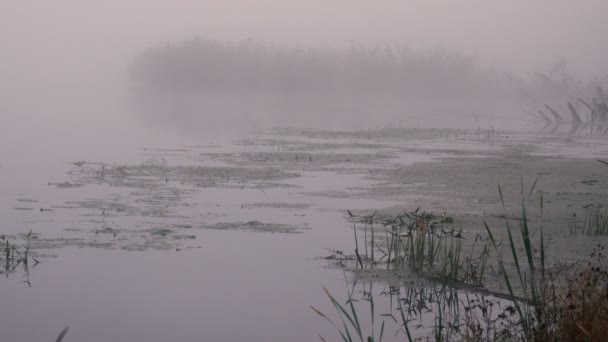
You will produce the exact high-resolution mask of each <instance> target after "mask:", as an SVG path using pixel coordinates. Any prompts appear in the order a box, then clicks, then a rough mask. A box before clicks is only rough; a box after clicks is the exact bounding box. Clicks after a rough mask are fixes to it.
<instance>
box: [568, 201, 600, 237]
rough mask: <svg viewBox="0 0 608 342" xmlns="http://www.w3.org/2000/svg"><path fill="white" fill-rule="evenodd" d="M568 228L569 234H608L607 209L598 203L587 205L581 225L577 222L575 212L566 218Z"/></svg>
mask: <svg viewBox="0 0 608 342" xmlns="http://www.w3.org/2000/svg"><path fill="white" fill-rule="evenodd" d="M568 228H569V230H570V234H571V235H579V234H582V235H586V236H597V235H608V209H607V208H605V207H604V206H602V205H601V204H599V203H598V204H590V205H587V206H585V218H584V219H583V222H582V225H579V222H577V216H576V213H575V214H573V215H572V217H570V219H568Z"/></svg>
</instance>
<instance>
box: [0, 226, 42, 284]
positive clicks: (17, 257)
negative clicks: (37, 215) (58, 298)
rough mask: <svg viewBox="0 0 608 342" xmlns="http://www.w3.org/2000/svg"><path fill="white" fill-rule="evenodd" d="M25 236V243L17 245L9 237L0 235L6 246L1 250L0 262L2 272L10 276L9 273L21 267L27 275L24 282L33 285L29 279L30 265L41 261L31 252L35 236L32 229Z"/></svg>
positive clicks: (0, 271)
mask: <svg viewBox="0 0 608 342" xmlns="http://www.w3.org/2000/svg"><path fill="white" fill-rule="evenodd" d="M25 238H26V242H25V244H22V245H17V244H15V243H11V242H10V241H9V240H10V238H9V237H7V236H5V235H2V236H0V240H3V241H4V244H3V245H4V246H3V247H2V248H1V250H0V251H1V253H0V264H1V265H2V269H0V274H5V276H6V277H8V276H9V274H12V273H15V272H17V270H18V269H19V268H21V269H22V270H23V273H24V274H25V277H26V279H25V280H24V281H23V282H24V283H26V284H28V285H29V286H31V283H30V281H29V271H30V265H32V262H33V265H32V267H33V266H36V265H38V263H39V261H38V260H37V259H36V258H34V257H32V256H31V252H30V240H31V239H32V238H33V235H32V231H30V232H29V233H28V234H27V235H25Z"/></svg>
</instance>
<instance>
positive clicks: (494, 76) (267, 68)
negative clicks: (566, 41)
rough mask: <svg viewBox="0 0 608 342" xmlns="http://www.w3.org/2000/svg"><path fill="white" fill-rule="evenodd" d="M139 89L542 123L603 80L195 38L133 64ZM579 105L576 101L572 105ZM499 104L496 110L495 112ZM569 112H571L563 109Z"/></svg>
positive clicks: (406, 53) (453, 56)
mask: <svg viewBox="0 0 608 342" xmlns="http://www.w3.org/2000/svg"><path fill="white" fill-rule="evenodd" d="M130 72H131V77H132V80H133V82H134V85H135V88H136V89H138V90H142V91H143V92H159V91H161V92H171V93H190V94H212V95H213V94H261V95H271V96H278V97H281V98H289V97H290V96H294V97H296V96H303V97H309V96H314V97H317V98H318V97H326V98H332V97H333V98H349V99H354V100H355V101H356V99H358V98H369V97H390V98H397V99H400V100H404V101H409V100H413V101H417V103H429V104H430V103H431V102H434V103H442V104H446V105H447V107H449V104H451V103H458V104H460V105H462V104H463V103H464V104H470V105H472V108H475V111H477V112H479V111H480V108H481V110H482V111H484V110H487V111H489V112H493V113H496V112H497V110H496V108H498V107H502V108H507V107H508V108H509V109H508V110H507V111H510V112H513V111H517V112H520V113H521V112H525V113H527V114H529V115H534V116H536V118H537V119H539V118H540V114H539V113H538V110H539V109H541V108H544V107H545V104H555V106H562V107H563V106H564V105H563V104H564V103H566V104H567V103H568V101H570V102H572V103H574V106H576V108H577V109H579V107H580V109H582V106H583V104H582V103H581V101H574V99H577V98H589V101H591V99H590V96H586V95H589V94H592V93H595V88H596V87H597V86H598V85H600V84H601V83H602V82H605V81H606V80H601V79H598V80H593V81H590V82H586V83H583V82H580V81H577V80H576V79H575V77H574V76H573V75H571V74H569V73H568V71H567V65H566V62H565V60H561V61H560V62H559V63H557V64H556V65H555V66H554V67H553V68H550V69H549V70H548V71H546V72H538V73H535V74H532V75H529V76H527V77H519V76H515V75H513V74H506V73H499V72H497V71H496V70H494V69H490V68H483V67H482V66H481V65H480V64H479V63H478V61H477V60H476V58H474V57H472V56H468V55H465V54H462V53H458V52H454V51H447V50H445V49H436V50H433V51H430V52H420V51H412V50H409V49H406V48H402V49H399V48H394V47H384V48H375V49H373V48H366V47H360V46H355V45H353V46H352V47H350V48H348V49H342V50H338V49H334V50H329V49H328V50H322V49H301V48H280V47H271V46H268V45H265V44H263V43H260V42H257V41H254V40H245V41H242V42H238V43H225V42H220V41H216V40H212V39H208V38H203V37H198V38H193V39H189V40H185V41H182V42H179V43H174V44H168V45H165V46H157V47H152V48H149V49H147V50H146V51H144V52H142V53H141V54H139V55H138V56H137V57H136V59H135V60H134V62H133V63H132V65H131V69H130ZM575 102H576V103H575ZM492 107H494V108H492ZM562 110H567V107H564V108H562Z"/></svg>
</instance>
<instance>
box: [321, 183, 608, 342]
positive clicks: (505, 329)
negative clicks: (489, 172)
mask: <svg viewBox="0 0 608 342" xmlns="http://www.w3.org/2000/svg"><path fill="white" fill-rule="evenodd" d="M536 183H537V182H536V181H535V182H534V184H533V185H532V186H531V187H530V189H529V190H528V191H527V192H526V193H527V195H526V193H525V192H524V184H523V180H522V186H521V197H522V198H521V219H519V220H517V222H518V225H517V226H515V227H512V225H511V223H510V221H509V220H508V219H506V218H505V232H506V238H507V243H508V244H507V245H508V249H509V251H510V255H509V257H510V258H511V259H509V263H506V262H505V260H503V251H502V246H503V241H502V240H498V239H497V238H496V237H495V235H494V233H493V230H492V229H491V228H490V226H489V224H488V223H487V222H486V221H485V220H484V221H483V225H484V227H485V229H486V232H487V236H488V237H487V239H485V242H486V243H485V244H484V245H483V248H481V251H480V253H479V254H477V253H475V244H476V243H477V242H478V241H479V240H481V241H484V239H483V238H482V237H481V236H478V237H476V239H475V242H474V243H473V244H472V245H470V248H471V249H470V252H469V253H468V254H469V256H468V257H465V258H463V257H462V256H461V255H462V253H463V252H462V251H463V244H462V240H463V237H462V235H461V234H462V231H456V230H455V229H454V228H453V227H452V230H450V231H446V230H445V229H442V228H439V229H438V227H441V225H440V223H453V219H451V218H450V219H447V217H446V216H445V215H442V216H441V217H437V216H435V215H432V214H428V213H424V212H420V211H419V210H418V209H417V210H415V211H413V212H408V213H404V214H402V215H398V216H397V217H395V218H393V219H391V220H387V221H386V222H385V226H386V227H390V228H389V229H388V233H387V237H386V239H387V242H386V247H385V249H382V248H380V246H378V245H376V246H374V245H372V248H378V250H380V251H382V253H383V257H382V258H381V259H379V260H378V261H376V262H374V263H370V262H368V260H367V258H366V259H365V263H363V258H359V260H358V262H357V268H359V267H364V266H365V267H370V268H371V267H374V266H375V265H377V264H378V262H379V261H381V260H382V259H383V258H387V259H388V260H387V261H386V266H387V270H389V271H394V270H401V269H407V270H410V271H412V274H413V275H417V276H421V277H422V279H426V280H427V281H428V282H427V283H426V285H422V286H421V287H413V286H412V285H411V283H410V285H407V283H404V284H403V287H401V286H389V290H388V291H383V292H382V293H383V294H388V295H389V296H390V303H391V304H390V307H391V308H393V305H392V303H393V300H396V303H397V311H398V314H399V316H401V323H398V321H397V319H395V317H394V316H393V314H392V312H391V313H389V314H384V315H381V316H382V317H390V318H392V321H393V322H394V323H397V324H399V327H398V328H397V333H399V331H405V333H406V336H407V339H408V340H409V341H412V340H413V339H412V333H411V331H410V329H411V328H413V329H418V328H420V327H422V326H423V325H422V316H423V315H424V314H425V313H429V312H430V313H433V314H434V315H435V318H434V325H433V326H432V327H431V328H432V330H431V331H430V332H429V335H428V338H433V339H434V340H435V341H447V340H463V341H512V340H521V341H562V340H564V341H565V340H568V341H599V340H602V339H603V338H604V337H605V336H608V262H607V256H606V254H605V249H604V247H603V246H602V245H598V246H597V247H596V248H595V249H594V251H593V252H592V253H591V257H590V259H589V260H588V261H587V262H585V263H575V264H562V265H553V266H552V267H549V266H548V265H547V258H546V252H547V251H546V245H545V237H544V232H543V227H542V225H540V226H539V227H538V228H536V227H535V228H536V229H533V227H531V226H530V222H531V221H530V219H529V218H528V216H529V215H528V209H527V202H528V200H530V199H531V197H532V194H533V193H534V189H535V186H536ZM498 191H499V195H500V201H501V204H502V206H503V208H505V201H504V197H503V192H502V189H501V187H500V186H499V187H498ZM543 208H544V201H543V196H542V193H541V195H540V213H541V217H542V213H543ZM598 208H599V206H593V207H588V209H590V210H589V213H588V214H587V215H588V216H589V217H590V218H587V219H586V220H585V222H590V223H586V224H585V227H586V229H584V230H581V231H583V232H590V233H586V234H593V233H595V232H597V231H598V230H597V229H595V228H593V227H597V226H598V224H597V222H602V220H601V219H598V217H600V218H602V216H600V215H605V214H604V212H602V211H598ZM349 216H350V217H351V220H352V222H353V226H354V227H355V234H356V230H357V229H356V223H355V222H357V216H356V215H354V214H352V213H351V212H349ZM505 217H506V216H505ZM359 218H360V220H359V222H364V221H361V217H359ZM589 227H592V228H591V229H589ZM533 230H535V233H536V232H538V233H539V235H538V241H537V242H536V243H534V242H533V239H532V235H533V234H532V231H533ZM600 231H601V230H600ZM430 232H433V233H432V234H431V233H430ZM522 250H523V254H522V252H521V251H522ZM492 251H494V252H495V253H493V254H492V257H493V259H492V261H493V262H495V263H496V265H497V266H498V273H497V274H498V276H499V277H501V278H502V282H503V284H504V285H505V288H506V290H505V292H504V293H503V292H493V291H490V290H489V289H487V288H486V287H485V284H484V277H483V274H484V270H485V268H486V265H487V264H488V263H489V261H490V255H491V252H492ZM475 255H477V257H473V256H475ZM472 260H473V261H472ZM475 272H477V273H475ZM468 284H475V286H467V285H468ZM325 291H326V292H327V293H328V295H329V292H328V291H327V290H326V289H325ZM370 292H371V291H370ZM364 293H365V292H364ZM329 296H330V299H331V300H332V303H334V305H336V304H337V302H336V301H335V299H334V297H332V296H331V295H329ZM352 301H353V298H352V293H349V296H348V301H347V303H352ZM338 305H339V304H338ZM336 308H337V309H338V312H339V313H341V315H344V314H345V312H346V310H345V309H344V307H342V309H340V307H339V306H336ZM350 310H351V311H350V313H349V316H348V317H347V316H344V317H345V319H346V321H348V322H351V320H352V322H353V323H355V324H353V323H351V325H353V326H356V327H360V326H361V324H360V322H359V320H358V319H357V320H356V321H355V319H353V317H357V315H356V310H355V307H353V306H350ZM315 311H317V310H315ZM317 314H320V312H317ZM372 316H373V308H372ZM349 317H350V318H351V320H349ZM324 318H326V319H328V320H329V318H327V317H326V316H324ZM416 320H419V323H418V324H414V323H413V322H414V321H416ZM343 321H344V319H343ZM383 324H384V322H383ZM344 328H346V325H345V324H344ZM339 330H340V329H339ZM342 331H344V330H342ZM344 336H346V337H347V339H345V341H350V339H348V333H345V334H344Z"/></svg>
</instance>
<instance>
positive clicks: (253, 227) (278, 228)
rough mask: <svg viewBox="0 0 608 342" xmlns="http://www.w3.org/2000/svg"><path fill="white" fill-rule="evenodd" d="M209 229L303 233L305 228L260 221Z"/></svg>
mask: <svg viewBox="0 0 608 342" xmlns="http://www.w3.org/2000/svg"><path fill="white" fill-rule="evenodd" d="M204 228H208V229H217V230H243V231H249V232H267V233H301V230H302V229H303V227H298V226H293V225H287V224H276V223H263V222H260V221H248V222H218V223H215V224H212V225H207V226H204Z"/></svg>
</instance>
